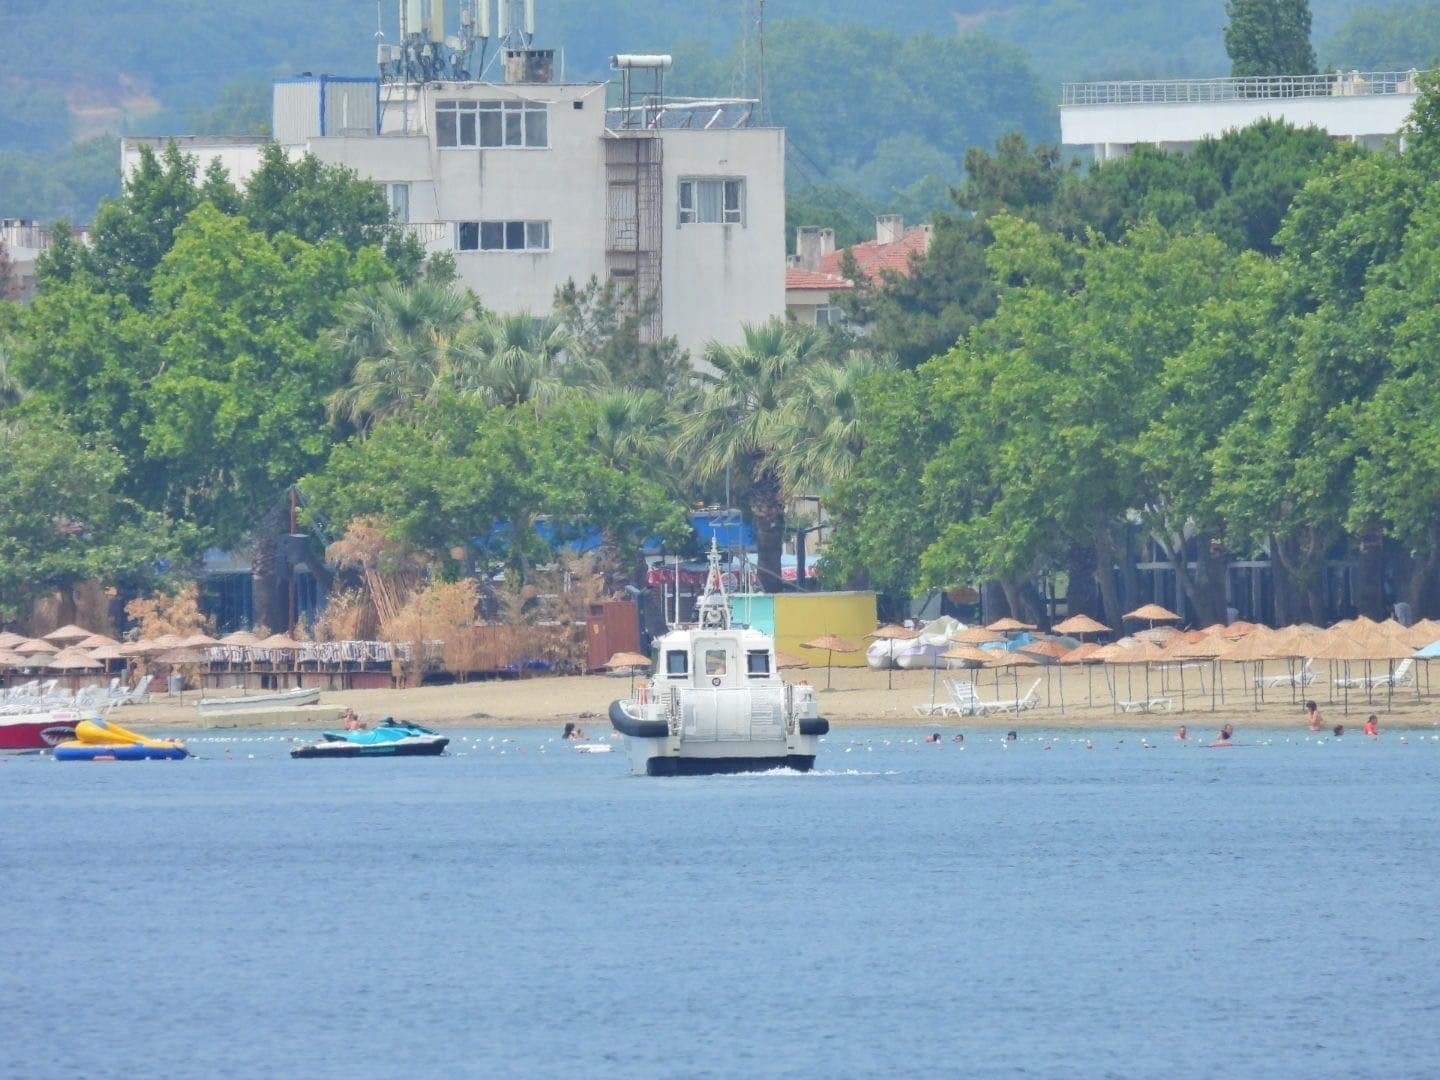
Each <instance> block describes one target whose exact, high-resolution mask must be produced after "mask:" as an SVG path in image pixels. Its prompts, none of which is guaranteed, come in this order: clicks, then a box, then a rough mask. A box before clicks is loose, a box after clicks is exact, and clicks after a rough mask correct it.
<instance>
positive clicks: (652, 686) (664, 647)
mask: <svg viewBox="0 0 1440 1080" xmlns="http://www.w3.org/2000/svg"><path fill="white" fill-rule="evenodd" d="M653 671H654V674H653V675H652V676H651V678H650V679H648V680H646V681H644V682H642V683H640V684H638V685H637V686H636V689H635V696H634V697H633V698H632V699H630V700H628V701H616V702H614V703H612V704H611V706H610V723H611V724H613V725H614V727H615V730H616V731H618V732H620V733H621V734H622V735H624V736H625V749H626V751H627V752H628V753H629V755H630V770H631V772H633V773H635V774H636V775H644V776H698V775H705V774H709V773H738V772H764V771H767V770H770V769H786V768H788V769H797V770H800V771H802V772H804V771H806V770H808V769H810V768H811V767H812V766H813V765H814V764H815V751H816V749H817V748H818V744H819V740H820V736H821V735H824V734H826V733H827V732H828V731H829V730H830V722H829V721H828V720H825V719H823V718H821V717H820V715H819V707H818V704H817V702H816V700H815V691H814V688H812V687H810V686H792V685H790V684H789V683H786V682H785V681H784V680H783V679H781V678H780V674H779V671H778V670H777V668H776V665H775V644H774V641H773V640H772V639H771V638H770V636H769V635H768V634H765V633H762V632H761V631H759V630H755V629H752V628H750V627H748V626H741V625H731V622H730V603H729V599H728V598H727V597H726V595H725V583H724V579H723V577H722V575H721V572H720V551H719V549H718V548H717V547H716V546H715V543H714V541H712V542H711V545H710V571H709V574H708V576H707V577H706V580H705V591H704V595H702V596H701V597H700V601H699V620H698V622H696V623H695V624H693V625H677V626H673V627H671V629H670V632H669V633H667V634H666V635H665V636H664V637H662V638H659V639H658V640H657V641H656V642H655V656H654V661H653Z"/></svg>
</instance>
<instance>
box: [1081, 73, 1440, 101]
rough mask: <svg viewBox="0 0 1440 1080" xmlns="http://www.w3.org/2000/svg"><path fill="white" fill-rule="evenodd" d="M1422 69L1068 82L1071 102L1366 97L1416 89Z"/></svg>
mask: <svg viewBox="0 0 1440 1080" xmlns="http://www.w3.org/2000/svg"><path fill="white" fill-rule="evenodd" d="M1421 74H1422V72H1419V71H1416V70H1414V69H1411V70H1410V71H1341V72H1332V73H1329V74H1326V75H1268V76H1259V77H1255V78H1245V79H1153V80H1152V79H1146V80H1138V81H1131V82H1084V83H1065V84H1064V86H1063V88H1062V91H1061V100H1060V104H1061V106H1062V107H1063V106H1066V105H1170V104H1181V105H1210V104H1214V103H1216V102H1222V101H1254V100H1260V99H1266V98H1324V97H1363V96H1367V95H1372V94H1414V93H1417V92H1418V91H1419V86H1418V85H1417V80H1418V79H1419V77H1420V75H1421Z"/></svg>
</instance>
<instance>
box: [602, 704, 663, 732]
mask: <svg viewBox="0 0 1440 1080" xmlns="http://www.w3.org/2000/svg"><path fill="white" fill-rule="evenodd" d="M610 726H611V727H613V728H614V729H615V730H616V731H618V732H620V734H621V735H629V736H630V737H631V738H635V739H663V738H665V736H667V735H669V734H670V726H669V725H668V724H666V723H665V721H664V720H636V719H635V718H634V717H633V716H631V715H630V714H629V713H627V712H626V711H625V710H624V709H623V708H621V707H620V702H618V701H612V702H611V703H610Z"/></svg>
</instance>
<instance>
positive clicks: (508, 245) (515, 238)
mask: <svg viewBox="0 0 1440 1080" xmlns="http://www.w3.org/2000/svg"><path fill="white" fill-rule="evenodd" d="M455 246H456V247H457V248H459V249H460V250H461V251H549V250H550V223H549V222H548V221H461V222H459V223H458V224H457V225H456V229H455Z"/></svg>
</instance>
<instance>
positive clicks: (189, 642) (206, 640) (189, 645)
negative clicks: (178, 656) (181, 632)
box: [180, 634, 220, 649]
mask: <svg viewBox="0 0 1440 1080" xmlns="http://www.w3.org/2000/svg"><path fill="white" fill-rule="evenodd" d="M219 644H220V642H219V641H218V640H217V639H215V638H213V637H211V636H210V635H209V634H191V635H190V636H189V637H187V638H185V639H184V640H183V641H181V642H180V647H181V648H182V649H208V648H210V647H211V646H212V645H219Z"/></svg>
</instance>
